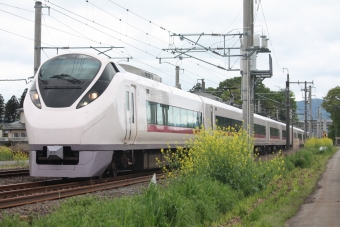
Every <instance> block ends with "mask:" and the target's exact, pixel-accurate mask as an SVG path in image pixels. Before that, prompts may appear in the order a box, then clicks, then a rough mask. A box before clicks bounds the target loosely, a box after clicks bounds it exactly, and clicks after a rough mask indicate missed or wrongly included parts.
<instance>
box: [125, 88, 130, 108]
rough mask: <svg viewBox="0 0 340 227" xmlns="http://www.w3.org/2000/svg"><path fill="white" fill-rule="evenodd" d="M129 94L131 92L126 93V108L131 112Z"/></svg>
mask: <svg viewBox="0 0 340 227" xmlns="http://www.w3.org/2000/svg"><path fill="white" fill-rule="evenodd" d="M129 93H130V92H128V91H127V92H125V106H126V110H128V111H129V110H130V97H129Z"/></svg>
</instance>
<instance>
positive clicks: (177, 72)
mask: <svg viewBox="0 0 340 227" xmlns="http://www.w3.org/2000/svg"><path fill="white" fill-rule="evenodd" d="M175 86H176V87H177V88H179V89H181V84H180V83H179V66H176V85H175Z"/></svg>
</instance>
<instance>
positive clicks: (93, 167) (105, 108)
mask: <svg viewBox="0 0 340 227" xmlns="http://www.w3.org/2000/svg"><path fill="white" fill-rule="evenodd" d="M124 68H125V69H126V70H125V69H124ZM128 71H130V72H128ZM131 72H134V73H131ZM136 73H137V74H140V75H137V74H136ZM142 74H143V75H142ZM146 77H149V78H152V79H148V78H146ZM160 81H161V79H160V78H159V77H157V76H156V75H153V74H150V73H147V72H145V71H142V70H140V69H137V68H134V67H131V66H127V65H122V66H120V65H118V64H115V63H114V62H112V61H111V60H110V59H104V58H100V57H98V56H95V55H90V54H80V53H74V54H65V55H59V56H57V57H54V58H52V59H50V60H48V61H46V62H45V63H44V64H42V65H41V66H40V68H39V70H38V72H37V74H36V75H35V79H34V81H33V84H32V87H31V88H30V90H29V92H28V94H27V96H26V98H25V102H24V112H25V119H26V129H27V136H28V140H29V144H30V146H31V151H30V175H31V176H45V177H94V176H101V175H102V174H103V173H108V174H110V175H113V176H114V175H116V173H117V169H148V168H155V167H157V164H156V161H155V158H156V157H158V158H160V159H161V158H162V157H161V154H160V149H161V148H166V147H167V143H169V144H170V145H171V146H172V147H175V145H176V143H177V144H178V145H182V144H184V137H185V135H187V134H189V135H190V134H192V132H193V129H194V128H195V127H198V126H200V125H202V124H203V125H204V126H205V127H210V126H211V125H214V124H212V123H214V122H216V120H217V122H218V124H219V125H221V126H229V125H231V126H233V125H235V123H238V124H240V122H241V120H242V119H241V118H242V110H240V109H238V108H235V107H233V106H229V105H226V104H223V103H221V102H217V101H214V100H212V99H208V98H205V97H201V96H198V95H195V94H192V93H189V92H185V91H182V90H180V89H177V88H174V87H171V86H168V85H165V84H162V83H161V82H160ZM254 122H255V125H254V130H255V146H256V147H257V148H261V150H266V149H269V150H273V149H277V148H284V146H285V143H286V141H285V138H284V135H285V125H284V124H282V123H280V122H276V121H274V120H271V119H269V118H265V117H262V116H259V115H255V120H254ZM294 133H295V136H294V137H299V138H301V142H303V137H302V136H303V131H302V130H300V129H295V128H294Z"/></svg>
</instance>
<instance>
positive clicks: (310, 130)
mask: <svg viewBox="0 0 340 227" xmlns="http://www.w3.org/2000/svg"><path fill="white" fill-rule="evenodd" d="M308 99H309V128H308V131H309V137H313V113H312V86H310V85H309V97H308Z"/></svg>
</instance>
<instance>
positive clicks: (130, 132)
mask: <svg viewBox="0 0 340 227" xmlns="http://www.w3.org/2000/svg"><path fill="white" fill-rule="evenodd" d="M125 125H126V132H125V139H124V143H133V142H134V140H135V138H136V132H137V130H136V128H137V117H136V86H135V85H131V86H127V85H126V86H125Z"/></svg>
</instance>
